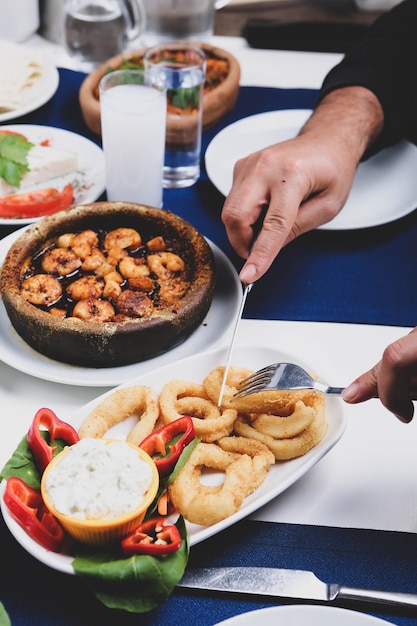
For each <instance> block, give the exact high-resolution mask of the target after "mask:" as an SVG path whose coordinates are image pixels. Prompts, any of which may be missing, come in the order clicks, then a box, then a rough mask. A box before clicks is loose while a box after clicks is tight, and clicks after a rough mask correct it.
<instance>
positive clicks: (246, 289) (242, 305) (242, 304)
mask: <svg viewBox="0 0 417 626" xmlns="http://www.w3.org/2000/svg"><path fill="white" fill-rule="evenodd" d="M252 287H253V283H248V284H247V285H245V287H244V289H243V293H242V299H241V301H240V307H239V311H238V313H237V316H236V321H235V327H234V329H233V335H232V339H231V342H230V345H229V350H228V352H227V357H226V365H225V368H224V374H223V380H222V384H221V387H220V394H219V399H218V401H217V406H218V407H221V405H222V400H223V395H224V390H225V387H226V380H227V375H228V373H229V369H230V360H231V357H232V352H233V346H234V345H235V339H236V335H237V329H238V328H239V322H240V320H241V319H242V313H243V309H244V308H245V302H246V298H247V297H248V293H249V292H250V290H251V289H252Z"/></svg>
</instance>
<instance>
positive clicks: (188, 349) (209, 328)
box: [0, 226, 242, 387]
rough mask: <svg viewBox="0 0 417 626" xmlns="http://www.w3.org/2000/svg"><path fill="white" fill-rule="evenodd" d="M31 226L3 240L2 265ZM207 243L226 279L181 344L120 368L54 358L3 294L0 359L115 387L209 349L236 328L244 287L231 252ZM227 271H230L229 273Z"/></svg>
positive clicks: (55, 378)
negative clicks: (29, 337)
mask: <svg viewBox="0 0 417 626" xmlns="http://www.w3.org/2000/svg"><path fill="white" fill-rule="evenodd" d="M28 227H29V226H26V227H24V228H22V229H19V230H18V231H14V232H13V233H10V234H9V235H7V236H6V237H4V238H3V239H1V240H0V265H1V263H2V262H3V260H4V258H5V256H6V254H7V251H8V249H9V248H10V246H11V244H12V243H14V241H15V240H16V239H17V238H18V236H19V235H20V234H21V233H22V232H23V231H24V230H25V229H26V228H28ZM207 242H208V243H209V245H210V247H211V249H212V250H213V253H214V257H215V261H216V265H217V267H218V268H219V269H218V271H217V275H218V276H220V279H223V280H220V282H218V283H217V284H216V287H215V290H214V296H213V302H212V304H211V306H210V308H209V310H208V312H207V315H206V317H205V319H204V320H203V322H202V323H201V324H200V326H199V328H197V329H196V330H195V331H194V332H193V333H192V335H191V336H190V337H188V338H187V339H186V340H185V341H184V342H183V343H181V344H179V345H178V346H175V347H174V348H172V349H171V350H168V351H166V352H165V353H164V354H162V355H159V356H156V357H153V358H151V359H147V360H145V361H141V362H139V363H132V364H131V365H125V366H119V367H108V368H87V367H78V366H76V365H70V364H68V363H64V362H60V361H54V360H53V359H50V358H49V357H47V356H45V355H43V354H40V353H38V352H36V351H35V350H34V349H33V348H31V347H30V346H29V345H28V344H27V343H26V342H25V341H24V340H23V339H22V338H21V337H20V336H19V335H18V333H17V332H16V331H15V329H14V328H13V327H12V325H11V322H10V320H9V318H8V315H7V312H6V309H5V307H4V303H3V301H2V300H1V297H0V361H2V362H3V363H6V365H9V366H10V367H13V368H14V369H17V370H18V371H20V372H22V373H24V374H28V375H30V376H34V377H35V378H40V379H42V380H48V381H50V382H55V383H61V384H67V385H77V386H81V387H114V386H115V385H119V384H122V383H123V382H124V381H125V380H128V379H130V378H134V377H137V376H139V375H140V374H141V373H142V372H144V371H147V370H149V369H155V368H157V367H162V366H163V365H164V364H168V363H171V362H172V361H173V360H175V359H176V358H177V359H181V360H182V359H183V358H186V357H188V356H192V355H193V353H194V352H193V350H195V349H197V350H200V351H205V350H208V349H210V347H213V346H215V345H217V344H220V343H221V341H222V338H223V337H224V336H225V335H226V333H227V332H229V330H230V328H231V327H232V325H233V322H234V319H235V316H236V315H237V312H238V310H239V305H240V295H241V289H242V288H241V282H240V280H239V277H238V274H237V271H236V269H235V267H234V265H233V264H232V262H231V261H230V259H229V258H228V257H227V255H226V254H225V253H224V252H223V251H222V250H221V249H220V248H219V247H218V246H217V245H216V244H215V243H213V242H212V241H211V240H209V239H207ZM226 272H228V275H227V276H226V274H225V273H226ZM225 276H226V278H225ZM225 284H226V285H227V286H228V288H229V290H228V293H227V294H226V295H227V302H226V301H225V300H224V298H223V296H222V293H223V287H222V286H224V285H225ZM225 302H226V305H225ZM225 306H227V311H226V312H223V315H222V317H225V316H226V318H227V320H226V321H225V323H224V324H223V326H222V327H221V328H220V329H218V328H217V327H216V328H214V327H213V326H214V320H213V322H212V323H211V324H210V317H211V316H213V315H217V316H219V315H220V312H221V309H222V307H225ZM208 332H210V338H209V343H206V340H205V339H204V335H206V334H207V333H208ZM196 339H197V340H198V341H199V343H198V345H196ZM193 346H194V347H193Z"/></svg>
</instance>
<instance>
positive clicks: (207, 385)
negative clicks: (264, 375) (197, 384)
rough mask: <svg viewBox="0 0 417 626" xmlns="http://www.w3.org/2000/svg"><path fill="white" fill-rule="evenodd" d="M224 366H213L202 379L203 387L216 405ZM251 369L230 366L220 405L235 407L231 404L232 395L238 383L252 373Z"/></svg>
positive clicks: (235, 391)
mask: <svg viewBox="0 0 417 626" xmlns="http://www.w3.org/2000/svg"><path fill="white" fill-rule="evenodd" d="M224 370H225V368H224V366H219V367H215V368H214V369H212V370H211V371H210V372H209V373H208V374H207V376H206V377H205V379H204V380H203V387H204V389H205V390H206V393H207V395H208V397H209V398H210V400H211V401H212V402H213V403H214V404H215V405H216V406H217V403H218V401H219V397H220V390H221V386H222V382H223V375H224ZM252 371H253V370H249V369H246V368H244V367H235V366H232V367H230V368H229V371H228V373H227V379H226V385H225V388H224V393H223V398H222V407H223V406H224V407H226V408H236V407H235V406H234V405H233V404H231V400H232V398H233V395H234V394H235V393H237V391H238V388H239V383H240V382H241V381H242V380H243V379H244V378H246V376H249V375H250V374H252Z"/></svg>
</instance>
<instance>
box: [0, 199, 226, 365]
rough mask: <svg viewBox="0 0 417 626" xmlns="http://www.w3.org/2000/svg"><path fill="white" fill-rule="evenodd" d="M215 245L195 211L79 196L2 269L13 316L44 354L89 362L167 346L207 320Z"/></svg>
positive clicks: (120, 360)
mask: <svg viewBox="0 0 417 626" xmlns="http://www.w3.org/2000/svg"><path fill="white" fill-rule="evenodd" d="M215 280H216V270H215V262H214V256H213V253H212V250H211V248H210V246H209V244H208V243H207V241H206V240H205V239H204V237H203V236H202V235H201V234H200V233H199V232H198V231H197V230H196V229H195V228H194V227H193V226H192V225H191V224H189V223H188V222H187V221H185V220H183V219H182V218H180V217H179V216H177V215H175V214H173V213H171V212H168V211H163V210H161V209H156V208H152V207H147V206H143V205H139V204H135V203H126V202H95V203H92V204H89V205H81V206H73V207H70V208H69V209H67V210H65V211H61V212H59V213H56V214H54V215H52V216H50V217H47V218H44V219H42V220H40V221H39V222H37V223H35V224H33V225H32V226H30V227H29V228H28V229H26V230H25V231H24V233H23V234H22V235H20V237H19V238H18V239H17V240H16V241H15V243H14V244H13V245H12V246H11V248H10V250H9V252H8V254H7V256H6V259H5V261H4V263H3V267H2V270H1V274H0V292H1V296H2V298H3V303H4V306H5V308H6V312H7V314H8V316H9V318H10V321H11V323H12V325H13V327H14V329H15V330H16V332H17V333H18V334H19V335H20V337H21V338H22V339H24V341H25V342H26V343H27V344H29V346H31V347H32V348H34V349H35V350H36V351H38V352H40V353H41V354H43V355H45V356H47V357H49V358H51V359H55V360H58V361H61V362H65V363H70V364H73V365H78V366H84V367H115V366H122V365H128V364H131V363H137V362H140V361H144V360H146V359H149V358H152V357H155V356H158V355H159V354H162V353H164V352H166V351H168V350H171V349H172V348H174V347H175V346H177V345H179V344H180V343H182V342H183V341H185V340H186V339H187V338H188V337H189V336H190V335H191V334H192V333H193V332H194V331H195V330H196V329H197V328H198V327H199V326H200V325H201V323H202V322H203V320H204V318H205V316H206V314H207V312H208V310H209V308H210V306H211V302H212V298H213V294H214V288H215Z"/></svg>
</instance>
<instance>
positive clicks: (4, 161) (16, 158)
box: [0, 132, 34, 187]
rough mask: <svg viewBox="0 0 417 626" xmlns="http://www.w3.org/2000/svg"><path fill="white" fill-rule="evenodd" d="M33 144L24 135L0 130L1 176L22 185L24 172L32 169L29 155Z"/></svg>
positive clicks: (16, 185)
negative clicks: (29, 163)
mask: <svg viewBox="0 0 417 626" xmlns="http://www.w3.org/2000/svg"><path fill="white" fill-rule="evenodd" d="M33 146H34V144H33V143H30V141H28V140H27V139H26V137H23V135H15V134H13V133H10V134H9V133H7V134H6V133H1V132H0V178H3V180H5V181H6V183H9V185H12V186H13V187H20V182H21V180H22V176H23V174H24V173H25V172H28V171H29V169H30V168H29V165H28V158H27V157H28V152H29V150H30V149H31V148H33Z"/></svg>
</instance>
